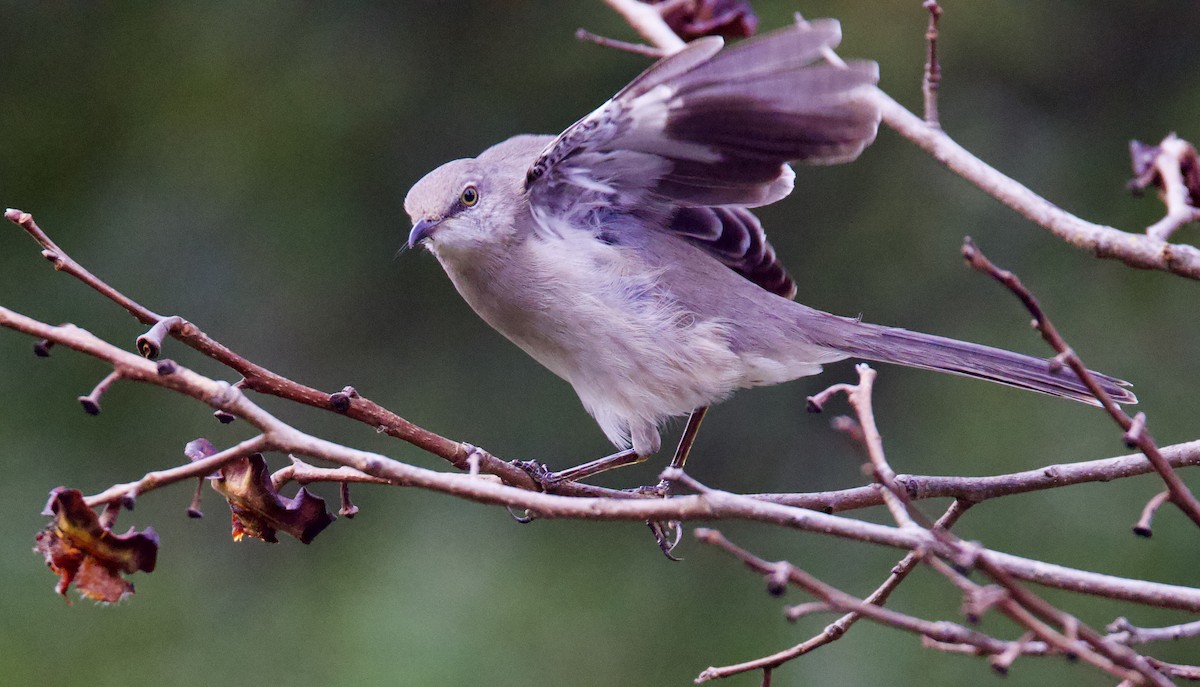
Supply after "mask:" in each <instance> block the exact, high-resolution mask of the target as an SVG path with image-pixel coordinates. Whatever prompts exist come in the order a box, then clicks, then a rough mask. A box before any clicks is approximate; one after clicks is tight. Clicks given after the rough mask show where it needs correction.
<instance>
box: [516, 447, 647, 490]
mask: <svg viewBox="0 0 1200 687" xmlns="http://www.w3.org/2000/svg"><path fill="white" fill-rule="evenodd" d="M649 457H650V456H639V455H638V454H637V451H635V450H633V449H631V448H630V449H625V450H624V451H618V452H616V453H614V454H612V455H608V456H604V457H603V458H597V459H596V460H592V461H588V462H586V463H584V464H582V465H576V466H575V467H573V468H567V469H566V470H559V471H558V472H550V471H549V470H547V469H546V466H545V465H543V464H541V463H538V462H535V461H522V462H519V463H517V465H518V466H520V467H521V469H523V470H525V472H528V473H529V476H530V477H532V478H533V479H534V481H535V482H537V483H538V484H540V485H542V487H543V488H545V487H547V486H549V485H552V484H557V483H558V482H578V481H579V480H581V479H587V478H588V477H591V476H592V475H598V474H600V473H601V472H606V471H608V470H612V469H614V468H619V467H624V466H626V465H634V464H636V463H640V462H642V461H643V460H646V459H647V458H649Z"/></svg>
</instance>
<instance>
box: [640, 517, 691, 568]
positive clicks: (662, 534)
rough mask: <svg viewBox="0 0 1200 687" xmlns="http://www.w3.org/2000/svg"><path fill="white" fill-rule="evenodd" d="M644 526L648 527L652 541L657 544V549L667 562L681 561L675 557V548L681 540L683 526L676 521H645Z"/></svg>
mask: <svg viewBox="0 0 1200 687" xmlns="http://www.w3.org/2000/svg"><path fill="white" fill-rule="evenodd" d="M646 525H647V526H649V527H650V532H651V533H652V534H653V535H654V541H655V542H657V543H658V549H659V550H660V551H662V553H663V555H664V556H666V557H667V559H668V560H672V561H677V562H678V561H681V560H683V559H682V558H678V557H676V556H675V554H674V552H675V547H676V546H679V542H680V540H682V539H683V524H682V523H680V522H679V521H678V520H668V521H666V522H662V521H661V520H647V521H646Z"/></svg>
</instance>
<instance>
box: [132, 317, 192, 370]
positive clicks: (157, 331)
mask: <svg viewBox="0 0 1200 687" xmlns="http://www.w3.org/2000/svg"><path fill="white" fill-rule="evenodd" d="M181 324H183V318H182V317H179V316H178V315H172V316H170V317H164V318H162V319H160V320H159V321H158V322H155V323H154V326H153V327H151V328H150V330H149V331H147V332H146V333H145V334H142V335H141V336H139V337H138V338H137V350H138V353H141V354H142V357H144V358H148V359H149V360H154V359H155V358H157V357H158V354H159V353H160V352H162V345H163V340H164V339H166V338H167V336H168V335H169V334H170V333H171V332H172V331H174V330H175V329H176V328H177V327H179V325H181Z"/></svg>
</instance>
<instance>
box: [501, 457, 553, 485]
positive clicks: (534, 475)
mask: <svg viewBox="0 0 1200 687" xmlns="http://www.w3.org/2000/svg"><path fill="white" fill-rule="evenodd" d="M512 463H513V465H515V466H517V467H519V468H521V469H522V470H524V471H525V474H527V475H529V479H531V480H533V481H534V482H536V483H537V485H538V487H539V488H540V489H541V490H542V491H546V487H549V486H552V485H554V484H555V483H557V482H559V481H561V480H560V478H559V476H558V473H556V472H552V471H551V470H550V468H549V467H547V465H546V464H545V463H541V462H538V461H536V460H514V461H513V462H512Z"/></svg>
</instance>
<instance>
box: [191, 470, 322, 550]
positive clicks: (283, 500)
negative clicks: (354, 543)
mask: <svg viewBox="0 0 1200 687" xmlns="http://www.w3.org/2000/svg"><path fill="white" fill-rule="evenodd" d="M212 485H213V489H216V490H217V491H218V492H220V493H221V495H222V496H224V497H225V499H226V500H227V501H229V509H230V510H231V511H233V538H234V541H241V540H242V538H243V537H245V536H247V535H249V536H251V537H255V538H257V539H261V540H263V541H266V542H271V543H275V542H277V541H279V540H278V539H276V537H275V532H276V531H277V530H282V531H283V532H286V533H287V534H290V535H292V536H293V537H295V538H296V539H299V540H300V541H302V542H304V543H305V544H307V543H309V542H311V541H312V540H313V538H314V537H316V536H317V535H318V534H320V533H321V530H323V529H325V528H326V527H328V526H329V523H331V522H333V521H334V520H336V519H337V518H336V517H335V516H334V515H333V514H331V513H329V511H327V510H325V500H324V499H322V498H321V497H319V496H314V495H313V494H312V493H310V492H309V491H308V490H307V489H305V488H303V487H301V488H300V491H298V492H296V498H293V499H289V498H288V497H286V496H284V495H282V494H280V493H279V492H278V491H276V490H275V488H274V487H273V486H272V485H271V475H270V473H268V472H267V462H266V461H265V460H264V459H263V457H262V455H261V454H257V453H256V454H254V455H252V456H250V457H249V458H240V459H238V460H235V461H233V462H231V463H228V464H226V465H225V466H224V467H222V468H221V470H220V472H219V473H218V476H217V477H216V478H215V479H214V480H213V482H212Z"/></svg>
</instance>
